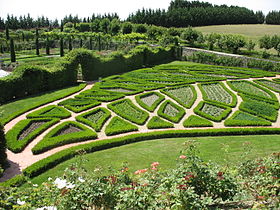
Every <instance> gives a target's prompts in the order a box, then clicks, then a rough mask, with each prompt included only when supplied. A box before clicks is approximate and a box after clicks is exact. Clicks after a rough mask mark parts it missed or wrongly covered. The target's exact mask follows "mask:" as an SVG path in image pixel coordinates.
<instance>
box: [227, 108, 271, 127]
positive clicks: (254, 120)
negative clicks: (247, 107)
mask: <svg viewBox="0 0 280 210" xmlns="http://www.w3.org/2000/svg"><path fill="white" fill-rule="evenodd" d="M224 124H225V126H271V122H269V121H267V120H265V119H262V118H259V117H256V116H254V115H251V114H249V113H246V112H242V111H236V112H235V113H234V114H233V115H232V116H231V117H230V118H228V119H226V120H225V123H224Z"/></svg>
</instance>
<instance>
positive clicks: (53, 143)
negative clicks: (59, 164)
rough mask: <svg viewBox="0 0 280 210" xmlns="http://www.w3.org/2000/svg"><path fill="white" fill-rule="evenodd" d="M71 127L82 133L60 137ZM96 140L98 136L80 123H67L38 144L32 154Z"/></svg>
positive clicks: (52, 131)
mask: <svg viewBox="0 0 280 210" xmlns="http://www.w3.org/2000/svg"><path fill="white" fill-rule="evenodd" d="M71 126H73V127H75V128H78V129H80V131H75V132H71V133H67V134H62V135H58V134H59V133H60V132H61V131H63V130H65V129H68V128H69V127H71ZM96 138H97V134H96V133H95V132H94V131H93V130H91V129H89V128H87V127H86V126H84V125H81V124H80V123H78V122H75V121H67V122H64V123H62V124H60V125H58V126H57V127H55V128H54V129H52V130H51V131H50V132H49V133H48V134H47V135H46V136H45V137H44V138H43V139H42V140H41V141H40V142H39V143H38V144H36V145H35V146H34V147H33V148H32V152H33V154H40V153H43V152H45V151H48V150H50V149H53V148H55V147H58V146H62V145H65V144H69V143H74V142H80V141H86V140H89V139H96Z"/></svg>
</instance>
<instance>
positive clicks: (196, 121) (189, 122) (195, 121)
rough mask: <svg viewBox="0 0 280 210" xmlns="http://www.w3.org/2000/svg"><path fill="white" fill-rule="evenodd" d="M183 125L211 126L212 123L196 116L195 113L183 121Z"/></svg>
mask: <svg viewBox="0 0 280 210" xmlns="http://www.w3.org/2000/svg"><path fill="white" fill-rule="evenodd" d="M183 125H184V127H186V128H192V127H213V123H212V122H211V121H209V120H207V119H204V118H201V117H198V116H196V115H191V116H189V117H188V119H186V120H185V121H184V123H183Z"/></svg>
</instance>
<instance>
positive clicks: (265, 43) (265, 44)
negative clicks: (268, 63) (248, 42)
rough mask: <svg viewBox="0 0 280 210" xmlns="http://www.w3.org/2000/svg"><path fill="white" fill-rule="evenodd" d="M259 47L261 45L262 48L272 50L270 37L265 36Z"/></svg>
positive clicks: (261, 39)
mask: <svg viewBox="0 0 280 210" xmlns="http://www.w3.org/2000/svg"><path fill="white" fill-rule="evenodd" d="M259 45H260V48H265V49H266V50H269V49H271V48H272V44H271V38H270V36H268V35H265V36H263V37H261V38H260V40H259Z"/></svg>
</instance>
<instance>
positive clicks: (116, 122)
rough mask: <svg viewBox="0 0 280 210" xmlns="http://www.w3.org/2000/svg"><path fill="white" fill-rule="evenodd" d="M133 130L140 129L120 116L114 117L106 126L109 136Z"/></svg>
mask: <svg viewBox="0 0 280 210" xmlns="http://www.w3.org/2000/svg"><path fill="white" fill-rule="evenodd" d="M131 131H138V127H137V126H136V125H133V124H131V123H130V122H127V121H125V120H123V119H121V118H120V117H113V118H112V120H111V121H110V123H109V124H108V125H107V127H106V128H105V133H106V135H107V136H112V135H117V134H121V133H127V132H131Z"/></svg>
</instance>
